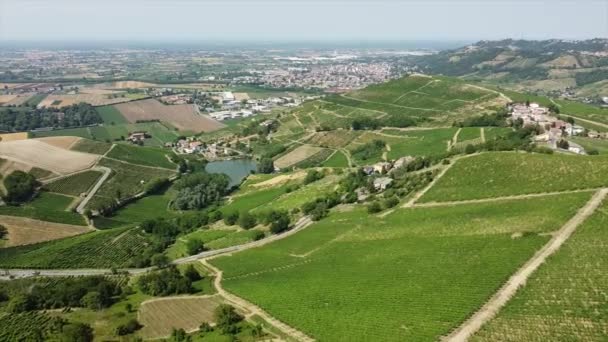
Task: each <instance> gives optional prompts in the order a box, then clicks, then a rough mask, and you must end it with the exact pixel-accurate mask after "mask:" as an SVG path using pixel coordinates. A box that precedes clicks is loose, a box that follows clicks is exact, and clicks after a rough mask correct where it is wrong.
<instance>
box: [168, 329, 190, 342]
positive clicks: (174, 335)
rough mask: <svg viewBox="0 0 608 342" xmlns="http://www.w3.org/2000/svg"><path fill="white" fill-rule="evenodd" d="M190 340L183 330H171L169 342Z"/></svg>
mask: <svg viewBox="0 0 608 342" xmlns="http://www.w3.org/2000/svg"><path fill="white" fill-rule="evenodd" d="M190 340H191V338H190V336H188V334H186V331H185V330H184V329H175V328H173V330H172V331H171V341H173V342H186V341H190Z"/></svg>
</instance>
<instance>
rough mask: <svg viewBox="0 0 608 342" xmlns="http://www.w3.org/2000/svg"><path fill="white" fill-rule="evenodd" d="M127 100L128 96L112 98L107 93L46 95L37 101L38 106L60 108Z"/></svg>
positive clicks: (107, 103)
mask: <svg viewBox="0 0 608 342" xmlns="http://www.w3.org/2000/svg"><path fill="white" fill-rule="evenodd" d="M127 101H131V99H130V98H128V97H116V98H112V97H111V96H109V95H103V94H75V95H48V96H47V97H46V98H44V100H42V101H40V103H38V107H48V108H61V107H67V106H71V105H73V104H78V103H81V102H84V103H88V104H90V105H92V106H105V105H110V104H115V103H121V102H127Z"/></svg>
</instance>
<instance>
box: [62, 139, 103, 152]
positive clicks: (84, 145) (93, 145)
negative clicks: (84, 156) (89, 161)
mask: <svg viewBox="0 0 608 342" xmlns="http://www.w3.org/2000/svg"><path fill="white" fill-rule="evenodd" d="M110 147H112V144H109V143H105V142H101V141H95V140H89V139H80V140H78V142H77V143H76V144H75V145H74V146H72V148H71V149H72V150H74V151H78V152H86V153H93V154H104V153H106V152H108V150H109V149H110Z"/></svg>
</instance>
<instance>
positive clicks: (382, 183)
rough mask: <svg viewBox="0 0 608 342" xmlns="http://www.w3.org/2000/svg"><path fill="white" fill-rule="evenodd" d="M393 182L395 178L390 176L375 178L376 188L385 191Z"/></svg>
mask: <svg viewBox="0 0 608 342" xmlns="http://www.w3.org/2000/svg"><path fill="white" fill-rule="evenodd" d="M392 183H393V180H392V179H391V178H388V177H380V178H376V179H374V189H376V190H378V191H384V190H386V188H388V187H389V186H390V185H391V184H392Z"/></svg>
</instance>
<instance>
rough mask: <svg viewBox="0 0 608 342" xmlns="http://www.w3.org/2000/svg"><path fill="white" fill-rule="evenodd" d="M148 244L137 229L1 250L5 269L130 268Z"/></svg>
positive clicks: (85, 235)
mask: <svg viewBox="0 0 608 342" xmlns="http://www.w3.org/2000/svg"><path fill="white" fill-rule="evenodd" d="M147 244H148V241H147V239H146V238H145V237H144V236H142V235H140V232H139V231H138V230H136V229H130V230H129V229H112V230H106V231H95V232H91V233H87V234H82V235H78V236H73V237H68V238H65V239H61V240H55V241H48V242H42V243H38V244H35V245H28V246H20V247H10V248H0V267H4V268H109V267H126V266H129V265H128V261H129V258H130V257H131V256H133V255H137V253H141V251H142V250H143V249H144V248H145V246H146V245H147Z"/></svg>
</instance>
